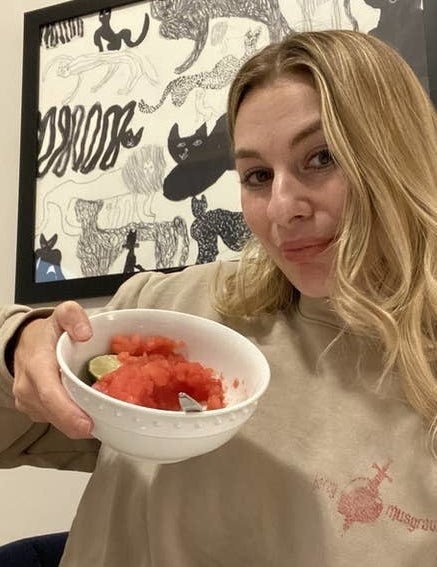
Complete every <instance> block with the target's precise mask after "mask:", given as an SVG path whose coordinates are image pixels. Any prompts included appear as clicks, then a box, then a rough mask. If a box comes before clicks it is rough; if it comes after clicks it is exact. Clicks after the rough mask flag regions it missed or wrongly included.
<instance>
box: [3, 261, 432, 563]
mask: <svg viewBox="0 0 437 567" xmlns="http://www.w3.org/2000/svg"><path fill="white" fill-rule="evenodd" d="M215 269H216V266H214V265H212V264H210V265H205V266H199V267H194V268H188V269H186V270H185V271H183V272H179V273H176V274H172V275H163V274H150V273H148V274H141V275H138V276H134V277H132V278H131V279H130V280H128V282H127V283H126V284H125V285H124V286H123V287H122V288H121V289H120V290H119V292H118V293H117V295H116V296H115V298H114V300H113V301H112V303H111V305H112V306H113V307H116V308H125V307H134V306H141V307H156V308H166V309H174V310H178V311H186V312H189V313H194V314H198V315H203V316H206V317H209V318H213V319H215V320H221V318H220V317H219V316H218V314H217V313H216V312H215V311H214V309H213V308H212V307H211V305H210V302H209V294H208V284H209V282H210V280H211V278H213V277H214V274H215ZM231 269H232V268H231ZM8 315H9V314H8ZM27 316H28V315H27ZM22 317H23V315H17V314H10V317H9V316H8V318H7V320H6V323H5V325H6V329H7V332H6V333H3V335H2V344H3V346H4V343H5V340H6V339H7V338H8V336H9V335H10V334H11V332H12V331H13V329H14V328H15V327H16V324H17V323H18V322H19V320H20V319H21V318H22ZM225 322H226V323H227V324H230V325H231V326H232V327H233V328H235V329H236V330H237V331H240V332H242V333H243V334H245V335H246V336H248V337H249V338H250V339H251V340H252V341H254V342H255V343H256V344H257V345H258V346H259V347H260V349H261V350H262V351H263V352H264V354H265V355H266V357H267V359H268V360H269V363H270V365H271V370H272V380H271V384H270V386H269V389H268V391H267V393H266V395H265V397H264V398H263V399H262V400H261V401H260V404H259V406H258V408H257V410H256V412H255V414H254V415H253V417H252V418H251V419H250V420H249V421H248V423H247V424H246V425H245V426H244V427H243V429H242V430H241V433H240V434H238V435H237V436H236V437H235V438H234V439H233V440H231V441H230V442H229V443H227V444H226V445H225V446H223V447H222V448H220V449H217V450H216V451H213V452H212V453H209V454H207V455H204V456H201V457H197V458H194V459H191V460H188V461H184V462H181V463H176V464H170V465H162V466H156V465H154V464H153V463H148V462H144V461H141V460H136V459H133V458H130V457H126V456H123V455H121V454H118V453H116V452H114V451H113V450H112V449H109V448H107V447H102V449H101V451H100V454H99V457H98V460H97V464H96V467H95V471H94V474H93V475H92V477H91V480H90V482H89V484H88V486H87V488H86V490H85V493H84V496H83V498H82V501H81V503H80V505H79V509H78V512H77V515H76V518H75V520H74V524H73V527H72V530H71V535H70V538H69V541H68V543H67V547H66V551H65V554H64V558H63V560H62V563H61V567H120V566H124V567H272V566H275V567H285V566H286V567H357V566H366V567H368V566H378V567H380V566H381V567H407V566H413V567H419V566H420V567H435V565H437V461H436V460H434V459H433V458H432V456H431V454H430V451H429V449H428V447H427V437H426V428H425V427H424V425H423V424H422V421H421V419H420V418H419V417H418V416H417V415H416V414H415V412H414V411H413V410H412V409H411V408H410V407H409V406H408V405H407V404H406V403H405V402H404V401H403V400H402V395H401V394H400V392H399V388H398V386H397V382H396V377H393V380H392V382H391V384H389V386H388V387H386V388H385V390H384V391H383V392H381V393H380V394H376V393H374V391H373V390H372V388H371V386H372V385H374V384H375V383H376V381H377V380H378V377H379V374H380V357H379V354H378V351H377V349H376V348H375V346H374V345H372V344H371V343H370V342H369V343H367V342H366V341H365V340H363V339H359V338H357V337H356V336H353V335H351V334H349V333H342V334H341V336H339V331H340V329H341V325H340V324H339V321H338V319H337V317H336V316H335V314H334V313H333V312H332V311H331V310H330V308H329V304H328V303H327V302H326V301H325V300H320V299H316V300H314V299H309V298H301V301H300V304H299V308H298V309H296V310H290V312H280V313H276V314H272V315H264V316H262V317H259V318H256V319H254V320H251V321H243V320H233V321H225ZM337 337H338V338H337ZM336 338H337V340H336V341H335V342H334V343H332V341H333V340H334V339H336ZM329 345H331V347H330V348H329V349H328V350H327V347H328V346H329ZM2 374H3V378H2V383H1V390H0V391H1V392H2V394H1V396H2V397H1V404H2V409H1V411H0V423H1V425H2V427H1V428H0V447H1V451H2V453H1V454H0V459H1V460H0V464H1V465H2V466H16V465H18V464H24V463H30V464H36V465H43V466H53V467H65V468H67V467H71V468H77V469H80V470H90V468H92V467H93V466H94V465H93V458H94V456H93V455H94V451H96V443H94V441H90V440H88V441H82V442H81V441H71V440H68V439H66V438H65V437H63V436H62V435H61V434H60V433H58V432H56V431H54V430H53V428H50V427H48V426H42V425H32V424H31V423H30V422H29V421H28V420H26V418H25V417H23V416H20V415H17V414H16V413H15V411H14V410H13V409H11V408H12V405H11V398H10V396H11V394H10V387H11V378H10V377H9V376H7V375H5V368H3V373H2Z"/></svg>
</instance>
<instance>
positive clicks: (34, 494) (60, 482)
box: [0, 0, 89, 545]
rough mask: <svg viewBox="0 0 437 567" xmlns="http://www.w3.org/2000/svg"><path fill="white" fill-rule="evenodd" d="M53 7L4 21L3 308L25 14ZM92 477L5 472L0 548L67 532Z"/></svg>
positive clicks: (36, 1) (13, 10) (12, 8)
mask: <svg viewBox="0 0 437 567" xmlns="http://www.w3.org/2000/svg"><path fill="white" fill-rule="evenodd" d="M61 1H62V0H57V2H61ZM51 4H54V2H53V0H14V1H13V2H7V3H4V4H3V7H2V15H1V18H0V32H1V33H0V76H1V84H2V85H3V86H2V87H0V112H1V127H0V164H1V190H0V227H1V228H0V231H1V238H0V258H1V260H2V270H1V272H2V273H1V279H0V302H1V303H3V304H4V303H12V302H13V300H14V280H15V277H14V275H15V243H16V225H17V199H18V163H19V138H20V111H21V108H20V106H21V102H20V100H21V71H22V60H21V53H22V30H23V14H24V12H26V11H29V10H34V9H37V8H42V7H45V6H48V5H51ZM88 476H89V475H87V474H84V473H74V472H61V471H51V470H46V469H33V468H30V467H20V468H17V469H11V470H0V502H1V508H0V545H1V544H3V543H6V542H8V541H12V540H15V539H18V538H21V537H26V536H28V535H33V534H41V533H48V532H55V531H60V530H66V529H68V528H69V527H70V524H71V521H72V518H73V515H74V511H75V509H76V506H77V503H78V500H79V498H80V495H81V494H82V491H83V489H84V487H85V484H86V482H87V480H88Z"/></svg>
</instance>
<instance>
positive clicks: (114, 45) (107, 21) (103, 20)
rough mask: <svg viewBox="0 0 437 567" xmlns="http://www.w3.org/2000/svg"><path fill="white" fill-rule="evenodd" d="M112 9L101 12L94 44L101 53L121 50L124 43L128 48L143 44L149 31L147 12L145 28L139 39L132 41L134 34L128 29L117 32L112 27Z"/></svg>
mask: <svg viewBox="0 0 437 567" xmlns="http://www.w3.org/2000/svg"><path fill="white" fill-rule="evenodd" d="M111 15H112V10H111V8H105V9H104V10H100V12H99V22H100V27H98V28H97V29H96V31H95V32H94V44H95V45H96V46H97V47H98V48H99V51H104V50H105V45H104V43H103V42H105V44H106V50H107V51H115V50H117V51H118V50H120V49H121V47H122V45H123V43H124V44H125V45H126V47H136V46H137V45H140V43H142V42H143V41H144V39H145V37H146V35H147V32H148V31H149V25H150V18H149V14H147V12H146V13H145V14H144V23H143V28H142V30H141V32H140V34H139V36H138V37H137V39H135V40H133V39H132V32H131V30H128V29H127V28H123V29H121V30H119V31H115V30H114V29H113V27H112V25H111Z"/></svg>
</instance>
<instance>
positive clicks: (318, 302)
mask: <svg viewBox="0 0 437 567" xmlns="http://www.w3.org/2000/svg"><path fill="white" fill-rule="evenodd" d="M297 311H298V313H299V314H300V315H301V317H303V318H304V319H307V320H310V321H314V322H319V323H326V324H328V325H333V326H334V327H337V328H340V329H342V328H344V323H343V321H342V319H341V318H340V317H339V315H338V314H337V312H336V311H335V310H334V307H333V305H332V303H331V300H330V299H329V298H328V297H308V296H306V295H300V297H299V299H298V301H297Z"/></svg>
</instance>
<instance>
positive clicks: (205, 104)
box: [15, 0, 437, 303]
mask: <svg viewBox="0 0 437 567" xmlns="http://www.w3.org/2000/svg"><path fill="white" fill-rule="evenodd" d="M407 4H408V1H407V2H406V1H403V2H396V1H395V2H393V0H248V1H245V2H241V0H201V1H199V0H135V1H132V0H73V1H69V2H65V3H62V4H56V5H53V6H50V7H48V8H43V9H39V10H35V11H32V12H27V13H26V14H25V16H24V50H23V94H22V122H21V157H20V187H19V215H18V234H17V261H16V292H15V299H16V301H17V302H21V303H39V302H48V301H57V300H64V299H80V298H84V297H96V296H104V295H111V294H112V293H113V292H114V291H115V290H116V289H117V288H118V286H119V285H120V284H121V283H122V282H123V281H124V280H126V279H127V278H129V277H131V276H132V275H133V274H134V273H136V272H138V271H148V270H160V271H174V270H180V269H183V268H184V267H186V266H189V265H193V264H196V263H205V262H212V261H216V260H218V259H230V258H234V257H236V256H238V254H239V252H240V251H241V249H242V247H243V245H244V243H245V242H246V241H247V239H248V238H249V236H250V232H249V230H248V228H247V226H246V224H245V222H244V219H243V216H242V213H241V209H240V204H239V187H238V181H237V176H236V173H235V171H234V166H233V162H232V159H231V155H230V146H229V140H228V137H227V130H226V98H227V92H228V89H229V85H230V83H231V81H232V79H233V77H234V76H235V73H236V72H237V70H238V68H239V67H240V66H241V64H242V63H243V62H244V61H245V60H246V59H247V58H248V57H250V56H251V55H252V54H253V53H255V52H256V51H257V50H258V49H260V48H262V47H263V46H264V45H266V44H267V43H269V42H270V41H275V40H278V39H280V38H281V37H283V36H284V35H286V34H288V33H292V32H293V31H300V30H303V29H323V28H325V29H326V28H330V27H345V28H348V29H359V30H361V31H364V32H365V33H372V34H375V35H378V36H379V37H381V38H383V39H385V40H386V41H388V42H389V43H392V44H393V45H394V47H397V48H398V49H399V50H400V51H401V54H402V55H403V56H404V57H405V59H407V61H408V62H409V63H410V64H411V65H412V67H413V68H414V69H415V71H416V73H417V74H418V76H419V78H420V80H421V81H422V82H423V84H424V85H425V86H426V88H427V89H429V92H430V93H431V96H432V97H433V100H435V101H437V54H435V50H434V49H433V48H432V37H433V36H434V34H435V29H433V28H435V27H436V26H435V25H434V24H433V22H437V6H436V3H435V2H433V1H432V0H428V1H425V0H424V2H423V5H422V4H421V2H420V0H411V2H410V4H411V6H410V7H409V9H408V10H406V9H405V6H406V5H407Z"/></svg>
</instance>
